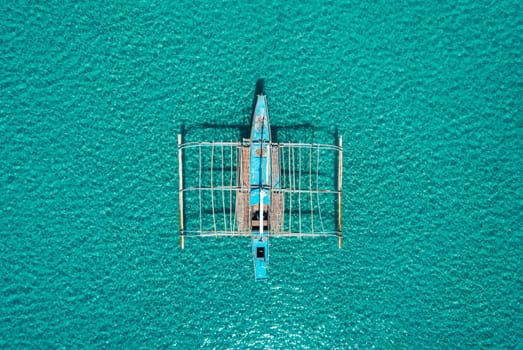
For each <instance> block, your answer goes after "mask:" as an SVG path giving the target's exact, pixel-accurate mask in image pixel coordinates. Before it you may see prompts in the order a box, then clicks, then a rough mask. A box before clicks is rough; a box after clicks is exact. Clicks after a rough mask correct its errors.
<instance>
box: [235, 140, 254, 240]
mask: <svg viewBox="0 0 523 350" xmlns="http://www.w3.org/2000/svg"><path fill="white" fill-rule="evenodd" d="M250 150H251V148H250V147H241V149H240V152H238V158H239V159H238V162H237V164H238V166H237V167H236V168H237V170H236V174H237V178H238V184H239V186H238V187H239V190H237V191H236V222H237V224H238V231H239V232H238V233H239V234H242V233H246V232H249V231H250V229H251V223H250V217H249V213H250V208H249V204H250V193H249V188H250V186H249V170H250V169H249V166H250Z"/></svg>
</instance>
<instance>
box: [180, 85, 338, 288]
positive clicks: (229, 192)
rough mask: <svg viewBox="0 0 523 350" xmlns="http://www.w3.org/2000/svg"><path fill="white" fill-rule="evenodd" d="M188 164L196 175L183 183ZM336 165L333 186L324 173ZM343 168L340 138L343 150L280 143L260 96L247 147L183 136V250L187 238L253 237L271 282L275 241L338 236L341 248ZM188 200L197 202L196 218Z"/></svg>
mask: <svg viewBox="0 0 523 350" xmlns="http://www.w3.org/2000/svg"><path fill="white" fill-rule="evenodd" d="M188 153H190V155H191V156H188ZM209 153H210V154H209ZM184 156H185V158H184ZM184 159H186V160H187V163H189V161H191V162H192V163H193V164H190V165H191V168H196V167H197V168H198V172H197V175H198V176H196V171H193V172H192V173H191V175H192V176H189V177H184V169H183V165H184ZM196 160H197V162H198V164H197V165H196V164H194V163H196ZM332 162H334V164H335V165H336V167H337V177H336V178H335V181H329V180H332V176H323V177H322V174H320V168H321V166H322V165H324V164H325V163H327V164H332ZM342 162H343V148H342V138H341V137H340V138H339V144H338V145H329V144H308V143H274V142H273V141H272V138H271V129H270V121H269V110H268V104H267V97H266V96H265V95H264V94H260V95H258V96H257V99H256V105H255V107H254V112H253V117H252V125H251V132H250V137H249V138H248V139H243V141H242V142H188V143H182V137H181V135H178V176H179V209H180V246H181V248H182V249H183V248H184V247H185V238H186V237H197V236H199V237H204V236H248V237H251V242H252V256H253V263H254V278H255V280H257V281H264V280H267V269H268V264H269V237H283V236H286V237H306V236H334V237H338V247H339V248H341V245H342V220H341V215H342V206H341V204H342V200H341V199H342V198H341V193H342V167H343V163H342ZM320 178H321V180H320ZM325 179H327V181H324V180H325ZM184 180H186V182H187V183H184ZM187 197H190V202H187V203H191V205H194V204H195V203H196V202H197V203H198V208H197V210H195V208H192V209H191V213H190V215H186V214H187V213H186V212H184V203H185V202H186V200H187ZM332 205H335V206H336V207H337V210H335V211H334V213H330V212H329V210H328V208H329V207H330V206H332ZM194 207H195V205H194ZM322 211H323V213H322ZM329 214H330V215H329ZM185 218H187V219H185Z"/></svg>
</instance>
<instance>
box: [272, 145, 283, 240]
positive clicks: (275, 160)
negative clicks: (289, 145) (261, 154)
mask: <svg viewBox="0 0 523 350" xmlns="http://www.w3.org/2000/svg"><path fill="white" fill-rule="evenodd" d="M271 151H272V152H271V154H272V157H271V158H272V164H271V168H272V177H271V179H272V181H275V179H280V176H281V172H280V149H279V147H272V150H271ZM280 181H281V180H280ZM272 185H273V186H274V183H273V184H272ZM273 186H271V187H273ZM283 206H284V201H283V193H281V192H278V190H277V189H274V188H273V189H272V191H271V206H270V208H269V221H270V223H269V227H270V232H271V234H272V233H274V234H279V233H280V232H281V231H283Z"/></svg>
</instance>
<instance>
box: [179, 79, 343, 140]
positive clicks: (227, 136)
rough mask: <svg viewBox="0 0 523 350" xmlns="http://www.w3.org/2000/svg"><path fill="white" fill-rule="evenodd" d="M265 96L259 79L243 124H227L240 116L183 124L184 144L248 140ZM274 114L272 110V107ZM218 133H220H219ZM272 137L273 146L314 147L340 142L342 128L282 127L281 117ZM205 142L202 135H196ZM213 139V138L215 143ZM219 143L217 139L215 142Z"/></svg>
mask: <svg viewBox="0 0 523 350" xmlns="http://www.w3.org/2000/svg"><path fill="white" fill-rule="evenodd" d="M260 94H265V79H263V78H262V79H258V80H257V81H256V85H255V88H254V94H253V98H252V103H251V105H250V106H245V107H244V108H242V109H241V120H242V122H240V123H234V122H227V121H233V120H238V114H231V115H226V116H223V117H220V118H219V120H213V121H209V122H203V123H198V122H194V123H192V122H183V123H182V128H181V135H182V137H183V139H184V140H187V141H190V139H191V138H192V137H191V136H192V134H193V133H194V132H196V131H197V132H196V134H203V135H211V136H215V135H217V134H218V135H219V136H218V139H219V140H222V141H241V140H242V139H244V138H245V139H248V138H249V136H250V132H251V122H252V116H253V113H254V108H255V107H256V101H257V99H258V95H260ZM269 112H270V106H269ZM287 119H291V120H295V121H298V120H299V119H300V115H299V114H297V113H293V114H290V115H289V116H288V117H287ZM217 130H220V131H219V132H217ZM271 136H272V142H275V143H278V142H310V143H315V142H316V143H334V144H335V143H336V142H337V140H338V137H339V135H338V128H337V127H336V128H335V130H333V129H332V128H330V129H326V128H325V127H320V126H317V125H314V124H311V123H295V124H292V125H282V123H281V122H280V123H278V117H277V116H276V117H273V118H272V119H271ZM195 137H197V138H198V139H201V135H195ZM212 138H213V137H211V139H212ZM215 141H217V139H216V140H215Z"/></svg>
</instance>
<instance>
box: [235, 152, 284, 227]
mask: <svg viewBox="0 0 523 350" xmlns="http://www.w3.org/2000/svg"><path fill="white" fill-rule="evenodd" d="M250 151H251V149H250V147H249V146H243V147H242V149H241V151H240V152H238V163H237V164H238V167H237V169H238V170H237V181H238V187H239V189H238V190H237V191H236V221H237V224H238V233H239V234H240V235H242V234H243V235H249V234H251V229H252V225H254V224H258V225H259V223H255V222H251V218H250V216H251V215H250V213H251V207H250V178H249V176H250V168H249V167H250ZM271 154H272V155H271V162H272V166H271V167H272V179H273V180H274V179H278V178H279V177H280V162H279V148H278V147H272V150H271ZM283 207H284V201H283V193H281V192H278V190H277V189H273V190H272V191H271V205H270V207H269V228H270V233H271V234H272V233H274V234H278V233H280V232H281V231H282V230H283V219H284V211H283Z"/></svg>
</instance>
